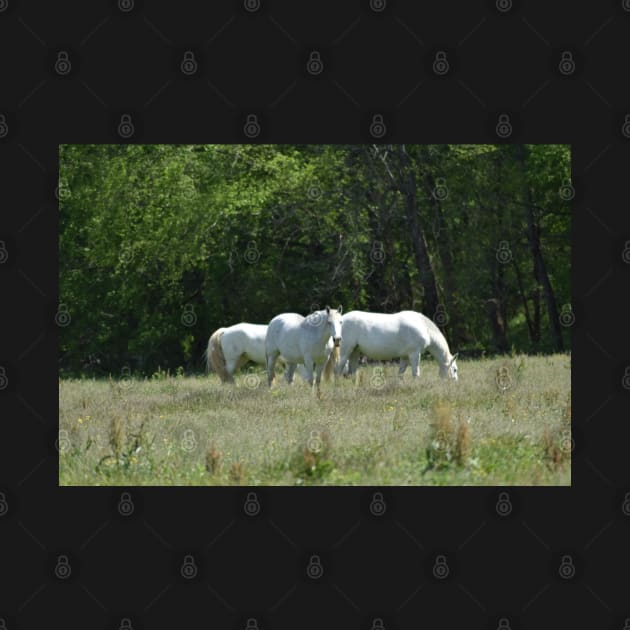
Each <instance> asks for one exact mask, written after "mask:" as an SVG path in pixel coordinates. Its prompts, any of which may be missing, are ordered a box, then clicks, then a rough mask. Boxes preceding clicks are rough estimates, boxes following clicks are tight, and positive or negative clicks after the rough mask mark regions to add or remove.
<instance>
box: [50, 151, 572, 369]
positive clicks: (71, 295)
mask: <svg viewBox="0 0 630 630" xmlns="http://www.w3.org/2000/svg"><path fill="white" fill-rule="evenodd" d="M394 149H395V147H390V146H387V145H378V146H374V147H368V146H356V145H147V146H139V145H62V146H61V147H60V202H59V206H60V240H59V247H60V302H62V303H64V304H65V305H66V306H67V307H68V310H69V312H70V315H71V323H70V325H69V326H67V327H64V328H62V329H61V344H60V355H61V357H60V365H61V369H62V370H63V371H65V372H67V373H82V372H84V373H94V374H107V373H113V374H118V373H119V372H120V370H121V369H122V368H123V367H125V366H127V367H129V368H131V369H132V370H133V371H134V372H139V373H144V374H148V375H150V374H152V373H153V372H154V371H155V370H156V369H157V368H158V366H161V367H162V369H169V368H170V369H174V368H175V367H177V366H183V367H184V369H185V370H186V371H187V372H189V371H191V370H194V371H197V370H200V369H201V368H202V366H203V358H202V355H203V352H204V350H205V346H206V344H207V340H208V337H209V335H210V334H211V332H212V331H213V330H215V329H216V328H218V327H219V326H225V325H231V324H234V323H236V322H239V321H251V322H256V323H264V322H268V321H269V320H270V319H271V318H272V317H273V316H274V315H276V314H277V313H279V312H283V311H296V312H300V313H303V314H306V313H307V312H308V311H309V310H310V309H311V308H312V307H316V306H323V305H325V304H327V303H330V304H331V305H332V304H334V305H337V304H339V303H341V304H343V306H344V309H345V310H351V309H359V308H361V309H366V310H375V311H396V310H400V309H403V308H414V309H416V310H423V309H425V308H426V305H425V300H424V297H423V288H422V285H421V284H420V270H419V269H418V268H417V264H416V262H415V259H414V255H413V245H412V241H411V236H410V228H409V225H408V220H407V214H406V211H405V198H404V195H403V194H402V193H401V188H400V185H399V184H400V181H399V173H400V172H401V170H400V163H399V162H398V158H397V153H396V151H395V150H394ZM524 149H525V154H526V162H525V169H524V170H523V169H521V168H520V167H519V163H518V161H517V160H516V159H515V155H516V154H515V148H514V147H513V146H509V145H504V146H492V145H429V146H422V145H407V146H406V151H407V154H408V156H409V159H410V161H411V164H412V168H413V175H414V177H415V180H416V186H417V200H418V208H417V212H418V218H419V223H420V226H421V229H422V230H423V232H424V234H425V236H426V241H427V248H428V252H429V256H430V259H431V264H432V266H433V268H434V272H435V277H436V282H437V286H438V289H439V293H440V296H439V297H440V301H441V303H442V304H443V305H444V307H445V310H446V313H447V315H448V321H447V323H446V324H445V326H446V333H447V337H448V338H449V342H450V344H451V346H452V347H454V348H456V349H458V350H460V351H466V350H470V351H477V350H479V349H484V350H490V351H492V350H494V349H495V348H494V346H493V333H492V330H491V327H490V323H489V321H488V313H487V303H488V301H491V300H493V299H499V300H500V301H501V304H502V308H504V311H505V319H506V335H507V338H508V342H509V343H508V347H509V345H512V344H513V345H514V347H515V348H516V350H517V351H519V352H523V351H546V350H550V349H551V342H550V338H549V335H548V334H546V331H547V330H548V328H549V321H548V317H549V316H548V313H547V311H546V310H545V309H544V308H542V307H541V306H540V295H539V288H538V281H537V280H536V278H535V276H534V273H533V263H532V259H531V255H530V252H529V244H528V239H527V234H526V221H525V213H524V204H525V199H524V194H525V191H527V190H529V191H530V193H531V200H532V203H533V204H534V213H535V219H536V228H537V230H538V232H539V236H540V244H541V251H542V255H543V257H544V259H545V263H546V266H547V271H548V274H549V277H550V280H551V284H552V287H553V289H554V291H555V293H556V298H557V302H558V305H559V306H560V305H564V304H568V303H570V215H569V202H568V201H566V200H564V199H563V197H562V195H561V194H559V190H560V189H561V187H562V186H563V185H564V184H565V183H566V181H567V180H568V179H569V178H570V153H569V148H568V147H567V146H564V145H562V146H561V145H527V146H526V147H525V148H524ZM436 182H437V184H440V183H442V184H443V185H444V186H445V190H446V191H447V195H446V196H445V197H442V196H440V195H438V197H439V199H438V200H437V201H436V195H435V194H434V193H435V184H436ZM501 241H506V242H508V243H509V247H510V251H511V254H512V262H511V264H509V265H505V266H504V267H501V268H500V269H499V270H498V271H497V269H496V265H493V262H492V261H493V260H494V257H495V254H496V249H497V246H498V243H499V242H501ZM497 274H499V276H500V277H499V276H497ZM519 276H520V285H519ZM497 282H499V284H500V286H499V285H497ZM526 308H527V309H528V313H529V315H530V323H529V324H528V321H527V318H526V317H525V313H526ZM426 314H427V315H429V316H430V317H433V316H434V313H430V312H427V313H426ZM534 315H536V316H537V317H538V318H539V319H540V322H539V324H538V325H539V328H540V330H541V331H542V332H541V334H540V335H539V337H540V338H537V336H536V334H532V331H531V330H530V328H529V326H531V320H533V319H535V317H534ZM566 334H568V333H566Z"/></svg>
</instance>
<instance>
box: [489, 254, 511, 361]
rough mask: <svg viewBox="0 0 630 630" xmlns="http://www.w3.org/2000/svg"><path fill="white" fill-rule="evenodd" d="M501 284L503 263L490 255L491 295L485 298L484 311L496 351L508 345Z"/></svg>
mask: <svg viewBox="0 0 630 630" xmlns="http://www.w3.org/2000/svg"><path fill="white" fill-rule="evenodd" d="M503 284H504V283H503V265H502V264H500V263H499V262H498V261H497V259H496V256H495V255H492V257H491V258H490V291H491V295H492V296H493V297H491V298H489V299H488V300H486V312H487V314H488V320H489V322H490V329H491V330H492V339H493V343H494V347H495V350H496V351H497V352H506V351H507V347H508V344H507V335H506V317H505V303H504V301H505V297H504V293H505V291H504V286H503Z"/></svg>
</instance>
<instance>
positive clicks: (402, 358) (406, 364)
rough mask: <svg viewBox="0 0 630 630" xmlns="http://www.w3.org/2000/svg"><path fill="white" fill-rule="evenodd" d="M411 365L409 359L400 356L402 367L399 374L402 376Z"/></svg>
mask: <svg viewBox="0 0 630 630" xmlns="http://www.w3.org/2000/svg"><path fill="white" fill-rule="evenodd" d="M408 365H409V361H408V360H407V359H406V358H405V357H400V369H399V370H398V375H399V376H402V375H403V374H404V373H405V370H406V369H407V366H408Z"/></svg>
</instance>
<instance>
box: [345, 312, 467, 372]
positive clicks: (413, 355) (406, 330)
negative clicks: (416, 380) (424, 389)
mask: <svg viewBox="0 0 630 630" xmlns="http://www.w3.org/2000/svg"><path fill="white" fill-rule="evenodd" d="M425 350H428V351H429V352H430V353H431V354H432V355H433V356H434V357H435V359H436V360H437V362H438V363H439V365H440V376H442V377H444V378H445V377H448V378H450V379H452V380H454V381H456V380H457V362H456V361H455V359H456V358H457V354H455V355H452V354H451V352H450V350H449V348H448V343H447V342H446V339H445V338H444V335H443V334H442V333H441V332H440V329H439V328H438V327H437V326H436V325H435V324H434V323H433V322H432V321H431V320H430V319H429V318H428V317H425V316H424V315H422V314H421V313H416V312H415V311H401V312H400V313H392V314H386V313H366V312H365V311H350V312H349V313H346V314H345V315H344V317H343V339H342V341H341V358H340V360H339V363H338V364H337V369H336V372H337V374H339V372H340V371H341V370H340V367H339V366H343V365H345V362H346V361H349V366H350V369H349V372H350V373H351V374H353V373H354V372H355V370H356V368H357V363H358V361H359V354H360V353H363V354H364V355H365V356H367V357H368V358H370V359H375V360H377V361H388V360H390V359H397V358H400V372H399V373H400V374H403V373H404V371H405V370H406V369H407V365H408V364H409V363H411V373H412V375H413V376H414V377H416V376H418V374H419V372H420V355H421V354H422V353H423V352H424V351H425Z"/></svg>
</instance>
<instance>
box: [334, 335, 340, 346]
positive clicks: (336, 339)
mask: <svg viewBox="0 0 630 630" xmlns="http://www.w3.org/2000/svg"><path fill="white" fill-rule="evenodd" d="M333 343H334V344H335V348H338V347H339V344H340V343H341V337H333Z"/></svg>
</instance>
